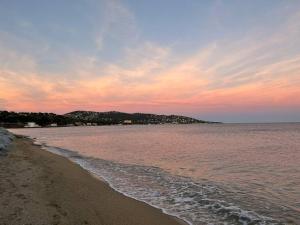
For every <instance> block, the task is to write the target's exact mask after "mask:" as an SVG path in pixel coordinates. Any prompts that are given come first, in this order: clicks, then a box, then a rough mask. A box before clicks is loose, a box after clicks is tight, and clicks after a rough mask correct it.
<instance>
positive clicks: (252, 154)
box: [11, 124, 300, 225]
mask: <svg viewBox="0 0 300 225" xmlns="http://www.w3.org/2000/svg"><path fill="white" fill-rule="evenodd" d="M11 131H12V132H14V133H17V134H23V135H27V136H30V137H32V138H35V139H36V141H37V142H39V143H41V144H42V145H43V146H44V147H45V148H46V149H47V150H49V151H52V152H55V153H57V154H60V155H64V156H66V157H68V158H69V159H70V160H72V161H74V162H76V163H78V164H80V165H81V166H82V167H83V168H85V169H87V170H89V171H91V172H92V173H95V174H96V175H98V176H99V177H101V178H102V179H105V180H106V181H107V182H108V183H109V184H110V185H111V186H112V187H113V188H115V189H116V190H118V191H120V192H122V193H124V194H125V195H128V196H130V197H133V198H136V199H138V200H140V201H145V202H147V203H148V204H151V205H153V206H156V207H158V208H161V209H163V210H164V211H165V212H166V213H169V214H172V215H176V216H178V217H180V218H182V219H184V220H186V221H188V222H189V223H190V224H193V225H200V224H222V225H223V224H249V225H250V224H300V124H213V125H203V124H195V125H151V126H150V125H145V126H142V125H141V126H102V127H68V128H36V129H12V130H11Z"/></svg>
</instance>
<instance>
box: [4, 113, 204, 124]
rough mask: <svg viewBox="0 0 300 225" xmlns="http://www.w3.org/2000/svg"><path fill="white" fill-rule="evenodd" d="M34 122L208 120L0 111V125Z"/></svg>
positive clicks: (178, 121)
mask: <svg viewBox="0 0 300 225" xmlns="http://www.w3.org/2000/svg"><path fill="white" fill-rule="evenodd" d="M28 122H34V123H36V124H38V125H40V126H42V127H45V126H50V125H51V124H55V125H57V126H74V125H75V126H81V125H114V124H165V123H176V124H192V123H209V122H208V121H203V120H197V119H194V118H190V117H186V116H178V115H156V114H146V113H124V112H116V111H110V112H92V111H74V112H70V113H66V114H64V115H57V114H54V113H34V112H19V113H17V112H8V111H0V126H3V127H24V126H25V125H26V123H28Z"/></svg>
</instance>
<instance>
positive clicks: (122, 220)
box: [0, 137, 183, 225]
mask: <svg viewBox="0 0 300 225" xmlns="http://www.w3.org/2000/svg"><path fill="white" fill-rule="evenodd" d="M0 208H1V210H0V225H24V224H27V225H48V224H49V225H58V224H61V225H67V224H70V225H81V224H90V225H156V224H157V225H179V224H183V222H182V221H179V220H177V219H176V218H173V217H171V216H168V215H166V214H164V213H162V211H161V210H159V209H156V208H154V207H151V206H149V205H147V204H145V203H142V202H139V201H136V200H134V199H131V198H128V197H126V196H124V195H122V194H120V193H118V192H116V191H114V190H113V189H112V188H110V187H109V186H108V185H107V184H106V183H105V182H102V181H100V180H98V179H97V178H95V177H93V176H92V175H91V174H89V173H88V172H87V171H85V170H84V169H82V168H81V167H80V166H78V165H76V164H75V163H72V162H70V161H69V160H67V159H66V158H64V157H61V156H58V155H55V154H52V153H50V152H47V151H45V150H42V149H41V148H40V147H39V146H36V145H33V144H32V142H31V140H29V139H26V138H22V137H17V138H15V140H14V141H13V143H12V144H11V145H10V147H9V151H8V154H7V156H1V157H0Z"/></svg>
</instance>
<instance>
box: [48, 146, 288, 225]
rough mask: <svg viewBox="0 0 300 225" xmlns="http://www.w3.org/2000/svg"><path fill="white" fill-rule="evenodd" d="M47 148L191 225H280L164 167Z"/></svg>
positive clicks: (214, 186) (208, 186)
mask: <svg viewBox="0 0 300 225" xmlns="http://www.w3.org/2000/svg"><path fill="white" fill-rule="evenodd" d="M43 148H44V149H46V150H48V151H50V152H52V153H55V154H59V155H62V156H64V157H67V158H68V159H70V160H71V161H73V162H75V163H77V164H79V165H80V166H81V167H82V168H84V169H86V170H88V171H90V172H91V173H93V174H95V175H97V176H99V177H101V178H102V179H104V180H105V181H107V183H108V184H109V185H110V186H111V187H112V188H113V189H115V190H116V191H118V192H120V193H122V194H124V195H126V196H128V197H131V198H134V199H136V200H139V201H142V202H145V203H147V204H149V205H151V206H154V207H156V208H159V209H161V210H162V211H163V212H164V213H166V214H169V215H172V216H175V217H178V218H180V219H182V220H184V221H186V222H187V223H189V224H191V225H200V224H215V225H217V224H242V225H250V224H251V225H254V224H257V225H279V224H282V223H280V222H279V221H276V220H274V219H272V218H269V217H266V216H263V215H259V214H258V213H256V212H253V211H247V210H243V209H241V208H240V207H238V206H236V205H234V204H232V203H229V202H226V201H225V200H223V199H224V198H222V195H223V196H224V193H222V189H220V188H219V187H217V186H216V185H213V184H210V183H207V182H204V183H198V182H194V181H193V180H192V179H191V178H187V177H180V176H174V175H171V174H169V173H167V172H165V171H163V170H162V169H160V168H157V167H150V166H140V165H128V164H122V163H116V162H112V161H107V160H103V159H97V158H91V157H85V156H82V155H79V154H78V153H76V152H74V151H70V150H67V149H61V148H56V147H50V146H43Z"/></svg>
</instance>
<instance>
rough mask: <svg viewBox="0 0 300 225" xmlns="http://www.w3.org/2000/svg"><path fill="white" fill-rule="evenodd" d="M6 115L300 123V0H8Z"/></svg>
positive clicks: (2, 101)
mask: <svg viewBox="0 0 300 225" xmlns="http://www.w3.org/2000/svg"><path fill="white" fill-rule="evenodd" d="M0 110H9V111H12V110H13V111H42V112H55V113H66V112H69V111H73V110H94V111H111V110H116V111H125V112H149V113H159V114H161V113H163V114H181V115H187V116H193V117H196V118H201V119H206V120H215V121H224V122H262V121H264V122H270V121H300V1H297V0H279V1H276V0H257V1H255V0H251V1H241V0H236V1H235V0H226V1H225V0H224V1H221V0H220V1H208V0H207V1H204V0H195V1H190V0H149V1H148V0H124V1H114V0H107V1H105V0H103V1H100V0H78V1H76V0H51V1H46V0H35V1H34V0H26V1H25V0H24V1H20V0H1V1H0Z"/></svg>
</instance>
